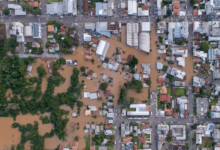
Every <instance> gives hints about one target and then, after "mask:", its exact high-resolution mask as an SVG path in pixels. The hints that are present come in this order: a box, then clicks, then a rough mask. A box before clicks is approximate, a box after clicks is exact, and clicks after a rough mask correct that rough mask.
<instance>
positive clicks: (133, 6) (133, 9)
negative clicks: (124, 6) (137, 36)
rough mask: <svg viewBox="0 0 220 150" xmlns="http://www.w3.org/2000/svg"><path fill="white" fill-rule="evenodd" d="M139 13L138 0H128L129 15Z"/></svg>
mask: <svg viewBox="0 0 220 150" xmlns="http://www.w3.org/2000/svg"><path fill="white" fill-rule="evenodd" d="M135 14H137V1H136V0H128V15H135Z"/></svg>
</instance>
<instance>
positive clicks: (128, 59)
mask: <svg viewBox="0 0 220 150" xmlns="http://www.w3.org/2000/svg"><path fill="white" fill-rule="evenodd" d="M132 58H133V55H131V54H129V55H128V57H127V62H130V61H131V60H132Z"/></svg>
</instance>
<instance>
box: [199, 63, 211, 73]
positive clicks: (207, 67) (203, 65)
mask: <svg viewBox="0 0 220 150" xmlns="http://www.w3.org/2000/svg"><path fill="white" fill-rule="evenodd" d="M201 67H202V68H203V71H209V69H210V68H211V67H210V66H209V65H206V64H201Z"/></svg>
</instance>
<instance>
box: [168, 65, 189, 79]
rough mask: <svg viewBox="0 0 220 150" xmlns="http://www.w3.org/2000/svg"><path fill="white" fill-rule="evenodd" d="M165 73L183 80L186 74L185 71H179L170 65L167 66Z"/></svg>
mask: <svg viewBox="0 0 220 150" xmlns="http://www.w3.org/2000/svg"><path fill="white" fill-rule="evenodd" d="M166 73H167V74H169V75H171V76H174V77H176V78H179V79H181V80H183V79H184V78H185V76H186V73H185V72H184V71H181V70H179V69H177V68H175V67H170V66H168V67H167V71H166Z"/></svg>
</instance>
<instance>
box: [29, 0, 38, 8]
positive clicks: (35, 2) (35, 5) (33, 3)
mask: <svg viewBox="0 0 220 150" xmlns="http://www.w3.org/2000/svg"><path fill="white" fill-rule="evenodd" d="M29 6H32V7H38V2H37V1H33V2H29Z"/></svg>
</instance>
